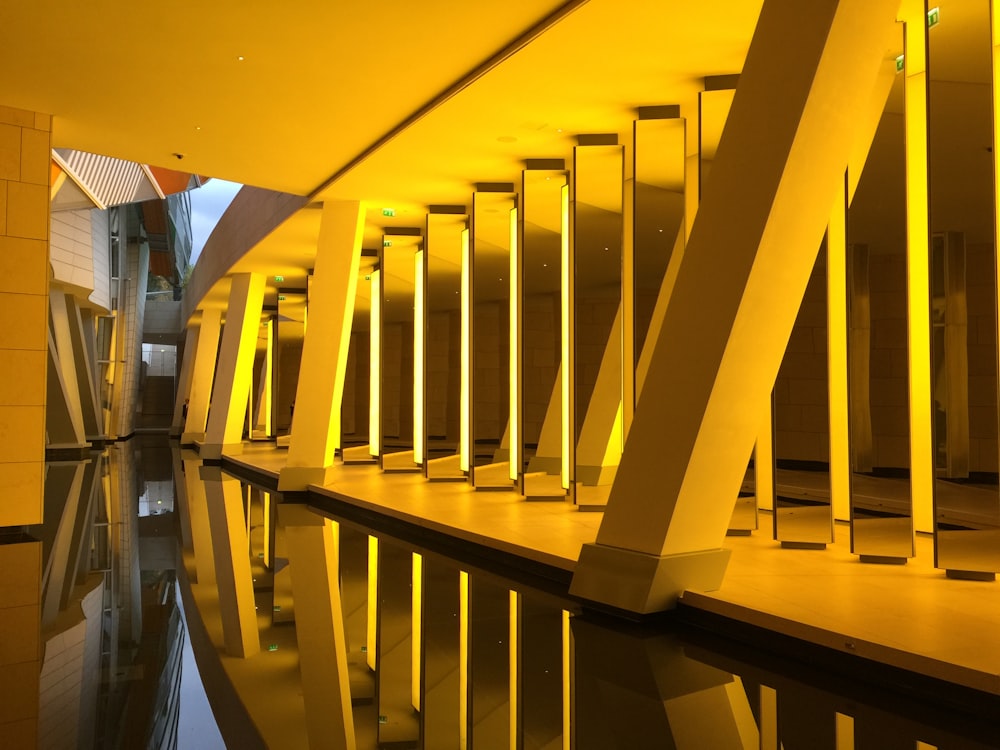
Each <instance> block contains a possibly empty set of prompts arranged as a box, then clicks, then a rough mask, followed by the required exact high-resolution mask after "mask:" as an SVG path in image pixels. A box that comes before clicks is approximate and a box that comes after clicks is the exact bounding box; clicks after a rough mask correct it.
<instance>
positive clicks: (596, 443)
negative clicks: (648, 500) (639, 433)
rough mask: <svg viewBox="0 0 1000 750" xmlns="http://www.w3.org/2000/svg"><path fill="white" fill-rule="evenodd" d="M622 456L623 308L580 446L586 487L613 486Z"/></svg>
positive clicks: (578, 468)
mask: <svg viewBox="0 0 1000 750" xmlns="http://www.w3.org/2000/svg"><path fill="white" fill-rule="evenodd" d="M621 453H622V305H618V313H617V314H616V315H615V322H614V323H613V324H612V325H611V331H610V332H609V333H608V340H607V343H606V344H605V346H604V356H602V357H601V367H600V369H599V370H598V371H597V382H596V383H594V392H593V394H592V395H591V396H590V405H589V406H588V407H587V414H586V416H585V417H584V420H583V426H582V427H581V429H580V442H579V443H578V445H577V447H576V478H577V481H579V482H581V483H582V484H589V485H601V484H611V481H612V479H613V478H614V476H615V471H616V469H617V468H618V461H619V459H620V457H621Z"/></svg>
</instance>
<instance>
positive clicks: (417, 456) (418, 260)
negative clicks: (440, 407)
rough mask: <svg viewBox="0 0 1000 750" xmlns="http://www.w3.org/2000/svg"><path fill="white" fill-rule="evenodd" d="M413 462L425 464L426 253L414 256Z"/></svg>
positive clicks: (420, 252) (417, 253)
mask: <svg viewBox="0 0 1000 750" xmlns="http://www.w3.org/2000/svg"><path fill="white" fill-rule="evenodd" d="M413 271H414V276H413V279H414V284H413V461H414V463H417V464H423V462H424V325H425V319H424V316H425V315H426V309H425V306H424V281H425V279H426V275H425V274H424V251H423V250H417V252H415V253H414V254H413Z"/></svg>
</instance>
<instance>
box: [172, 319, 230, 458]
mask: <svg viewBox="0 0 1000 750" xmlns="http://www.w3.org/2000/svg"><path fill="white" fill-rule="evenodd" d="M221 327H222V313H221V312H220V311H218V310H215V309H207V310H204V311H202V313H201V324H200V325H199V326H198V337H197V342H198V343H197V346H196V347H195V351H194V352H192V354H194V363H193V364H192V370H191V386H190V388H189V391H188V394H189V398H190V399H191V402H190V403H189V404H188V417H187V422H186V423H185V424H184V428H183V434H182V435H181V443H183V444H185V445H187V444H190V443H193V442H194V441H195V440H203V439H204V437H205V425H206V424H207V423H208V406H209V403H210V402H211V400H212V381H213V379H214V378H215V360H216V359H217V357H218V352H219V333H220V331H221ZM185 356H187V355H185ZM181 403H184V402H183V401H182V402H181Z"/></svg>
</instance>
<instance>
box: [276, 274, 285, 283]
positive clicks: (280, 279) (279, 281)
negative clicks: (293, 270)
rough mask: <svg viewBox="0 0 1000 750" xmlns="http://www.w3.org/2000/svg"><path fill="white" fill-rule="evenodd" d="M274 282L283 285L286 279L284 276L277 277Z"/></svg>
mask: <svg viewBox="0 0 1000 750" xmlns="http://www.w3.org/2000/svg"><path fill="white" fill-rule="evenodd" d="M274 280H275V281H277V282H278V283H281V282H282V281H284V280H285V277H284V276H275V277H274Z"/></svg>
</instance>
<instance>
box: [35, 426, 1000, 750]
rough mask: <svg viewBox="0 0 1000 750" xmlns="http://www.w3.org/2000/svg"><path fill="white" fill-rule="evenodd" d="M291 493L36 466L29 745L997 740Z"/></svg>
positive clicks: (797, 744)
mask: <svg viewBox="0 0 1000 750" xmlns="http://www.w3.org/2000/svg"><path fill="white" fill-rule="evenodd" d="M345 470H349V467H348V468H346V469H345ZM309 499H310V498H309V497H308V496H305V495H302V496H295V497H291V496H290V497H282V496H280V495H279V494H278V493H276V492H273V491H272V490H271V489H269V488H267V487H264V486H260V485H258V484H255V483H253V482H251V481H249V480H248V479H247V478H241V477H238V476H236V475H233V474H231V473H229V472H227V471H225V470H223V468H221V467H219V466H209V465H205V464H204V463H203V462H202V461H201V460H200V459H199V458H198V456H197V454H196V453H194V452H192V451H188V450H182V449H181V448H180V447H179V446H178V445H177V444H176V442H174V443H171V442H168V441H167V440H166V439H165V438H161V437H152V436H143V437H139V438H134V439H132V440H129V441H126V442H123V443H118V444H115V445H113V446H111V447H109V448H107V449H106V450H104V451H103V452H100V453H98V452H95V453H93V454H91V457H90V459H89V460H86V461H63V462H52V463H49V464H48V466H47V477H46V505H45V508H46V523H45V525H44V526H43V527H38V528H32V529H30V532H31V534H32V536H34V537H35V538H36V539H37V540H38V542H39V544H40V547H41V552H42V566H41V569H42V580H41V583H42V606H41V612H42V617H41V654H42V655H41V677H40V688H39V737H40V738H41V742H40V746H44V747H88V748H89V747H94V748H119V747H121V748H133V747H157V748H175V747H176V748H198V749H201V748H216V747H227V746H228V747H232V748H254V747H273V748H308V747H329V748H339V747H357V748H427V749H428V750H438V749H448V748H475V749H476V750H492V749H494V748H496V749H498V750H499V749H501V748H502V749H504V750H507V749H509V748H526V749H527V748H531V749H535V748H537V749H539V750H541V749H545V750H559V749H563V748H566V749H576V750H591V749H593V750H608V749H611V748H623V749H624V748H628V749H629V750H632V749H635V748H699V749H702V748H708V749H710V750H711V749H714V748H721V749H725V748H734V749H736V748H741V749H744V748H764V749H768V750H770V749H772V748H773V749H774V750H777V749H778V748H785V750H793V749H794V748H805V749H808V750H815V749H817V748H830V749H831V750H842V749H847V748H858V749H861V748H879V749H880V750H884V749H886V748H888V749H892V748H908V749H910V750H913V749H915V748H988V747H998V746H1000V724H998V723H997V721H998V719H997V713H996V711H995V704H990V703H989V702H988V701H985V700H980V699H981V698H982V696H978V695H972V694H967V693H959V692H957V688H955V689H953V688H950V687H949V686H947V685H943V684H937V685H929V686H928V685H917V686H909V687H910V688H912V689H908V686H906V685H903V686H902V687H903V690H899V691H897V690H895V689H892V688H889V687H886V686H885V684H878V685H876V684H873V683H872V682H870V680H871V673H869V672H859V673H858V676H857V677H856V678H849V677H846V676H845V675H844V674H843V673H840V674H833V673H830V672H825V671H823V670H822V669H820V668H818V667H817V666H816V665H815V664H810V663H809V659H810V655H809V654H808V653H805V652H797V651H795V650H793V649H792V650H789V649H785V650H783V653H782V656H780V657H779V656H775V655H774V654H772V653H768V650H769V649H771V650H773V651H777V650H778V649H777V648H776V647H773V646H771V645H769V642H768V640H767V634H764V636H763V640H762V641H760V642H759V643H756V644H754V645H748V644H746V643H742V644H741V643H736V642H734V641H731V640H727V639H726V638H724V637H722V636H721V635H720V634H718V633H713V632H711V631H710V630H706V629H705V627H704V623H702V624H701V626H699V627H696V626H694V625H692V623H691V622H689V621H680V620H679V619H678V618H676V617H675V618H669V619H663V620H659V621H657V622H652V623H644V624H642V625H639V624H635V623H625V622H622V621H620V620H615V619H613V618H610V617H607V616H604V615H600V614H597V613H591V612H584V611H582V610H581V607H580V605H579V603H578V602H575V601H573V600H571V599H570V598H568V596H567V595H566V593H565V584H564V583H560V582H558V581H552V580H544V579H539V578H534V577H532V576H531V575H529V574H527V573H525V572H524V571H520V572H517V571H513V570H505V569H501V568H499V567H498V566H497V565H496V564H495V560H491V559H490V558H489V556H488V555H487V554H485V553H484V552H483V551H482V550H480V549H477V548H476V547H475V546H473V545H472V544H469V543H461V542H455V541H452V542H449V543H441V541H440V540H438V541H436V542H435V541H433V540H430V538H429V537H425V536H421V537H419V538H416V539H415V538H409V539H408V538H405V535H404V534H403V533H402V530H401V528H400V527H399V526H398V525H397V526H393V525H392V524H391V523H386V524H383V523H380V522H379V521H378V519H375V518H374V517H371V516H362V515H360V514H347V515H344V516H339V517H338V516H333V515H330V514H329V512H327V511H320V510H319V509H317V508H314V507H312V506H310V505H309V504H308V501H309Z"/></svg>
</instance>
